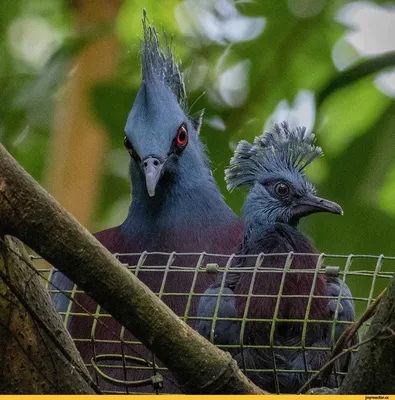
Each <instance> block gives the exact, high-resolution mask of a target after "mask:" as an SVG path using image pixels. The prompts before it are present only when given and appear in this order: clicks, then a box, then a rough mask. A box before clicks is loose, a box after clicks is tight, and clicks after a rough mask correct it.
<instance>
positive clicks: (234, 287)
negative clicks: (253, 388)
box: [197, 123, 354, 393]
mask: <svg viewBox="0 0 395 400" xmlns="http://www.w3.org/2000/svg"><path fill="white" fill-rule="evenodd" d="M313 140H314V136H309V135H307V134H306V133H305V130H304V129H300V128H299V129H296V130H293V131H290V130H289V128H288V126H287V125H286V124H285V123H284V124H282V126H276V127H275V130H274V132H268V133H265V134H263V135H262V136H260V137H258V138H256V139H255V141H254V144H253V145H251V144H250V143H248V142H245V141H242V142H240V143H239V145H238V147H237V149H236V152H235V156H234V157H233V159H232V160H231V166H230V168H229V169H228V170H227V174H226V179H227V182H228V188H230V189H233V188H234V187H237V186H242V185H250V186H252V189H251V190H250V192H249V194H248V196H247V199H246V202H245V204H244V207H243V217H244V221H245V233H244V241H243V245H242V246H241V248H240V255H242V256H244V255H245V256H247V255H253V254H260V253H264V254H265V256H264V258H263V263H262V270H260V271H258V272H256V273H255V274H253V273H252V272H253V271H252V270H251V269H250V270H249V272H243V271H241V272H232V270H230V272H228V274H227V276H224V277H222V278H221V279H225V282H217V283H216V284H214V285H213V286H212V287H211V288H210V289H209V290H210V291H211V293H213V292H214V293H215V292H217V293H218V292H219V291H220V290H219V289H220V285H221V284H222V286H224V287H225V288H226V289H227V290H228V292H229V291H230V296H231V295H232V293H233V295H234V296H235V299H236V300H235V301H234V308H233V309H230V310H229V305H226V307H225V304H224V302H223V300H221V301H220V303H219V305H218V314H219V313H221V314H222V316H223V317H229V318H234V317H235V315H236V316H238V317H239V318H241V317H243V318H249V319H254V320H253V321H247V322H246V323H245V325H244V326H243V329H242V330H241V325H240V322H233V323H232V324H233V325H232V335H231V337H230V338H229V337H227V335H226V332H225V331H223V330H224V328H226V329H227V330H230V329H229V327H227V326H226V325H225V323H226V321H217V322H216V325H215V328H214V332H213V333H214V339H215V341H214V342H215V343H217V344H237V343H240V339H242V342H243V346H246V345H260V346H262V345H264V346H267V348H244V349H243V350H241V351H240V352H238V354H237V355H236V360H237V361H238V362H239V364H240V365H241V366H242V367H243V368H246V369H247V370H250V371H249V372H248V373H247V375H248V376H249V377H250V378H251V379H252V380H253V381H254V382H255V383H256V384H258V385H259V386H261V387H262V388H264V389H265V390H268V391H270V392H281V393H295V392H296V391H297V390H298V389H299V388H300V387H301V386H302V385H303V383H304V382H305V381H306V380H307V379H308V378H309V376H310V374H309V373H308V372H307V371H316V370H317V369H319V368H320V367H321V366H322V365H323V363H324V362H325V361H326V360H327V359H328V356H329V352H328V350H323V351H321V350H306V351H303V349H302V348H301V347H302V346H303V347H323V348H328V347H329V346H330V345H331V343H332V340H333V339H332V335H331V324H329V322H330V321H331V319H332V318H333V316H334V312H335V311H336V305H335V306H334V304H333V302H334V300H328V298H325V297H326V296H334V297H337V296H339V294H340V293H339V291H340V288H341V284H340V281H338V280H336V279H335V278H331V280H327V278H326V277H325V276H324V275H322V274H319V273H317V272H318V271H316V267H317V261H318V254H317V250H316V249H315V248H314V247H313V246H312V243H311V241H310V239H309V238H307V237H306V236H305V235H303V234H302V233H300V232H299V231H298V230H297V225H298V222H299V220H300V218H302V217H304V216H306V215H309V214H312V213H315V212H332V213H341V212H342V211H341V208H340V207H339V206H338V205H337V204H335V203H332V202H329V201H328V200H325V199H321V198H319V197H317V196H316V192H315V189H314V187H313V186H312V185H311V184H310V182H309V181H308V180H307V178H306V177H305V175H304V168H305V167H306V165H308V164H309V163H310V162H311V161H312V160H313V159H314V158H316V157H317V156H318V155H319V154H321V149H320V148H317V147H315V146H314V145H313ZM279 253H281V254H282V255H281V254H279ZM292 253H295V254H292ZM254 264H255V259H253V258H247V257H245V258H244V257H243V258H242V259H241V262H240V265H239V266H238V269H241V270H242V269H243V268H245V267H251V266H253V265H254ZM286 267H287V268H289V271H291V272H286V274H285V275H284V271H285V268H286ZM273 269H274V270H273ZM275 270H279V271H278V272H274V271H275ZM292 270H301V271H299V272H292ZM303 270H306V272H304V271H303ZM283 278H284V279H283ZM248 293H249V294H250V300H249V301H247V297H246V295H247V294H248ZM206 294H207V291H206ZM243 295H244V296H243ZM254 295H255V296H254ZM311 295H312V296H313V297H312V296H311ZM341 295H342V296H344V297H349V295H350V293H349V289H348V288H347V286H344V287H343V293H341ZM251 296H252V297H251ZM287 296H288V297H287ZM290 296H292V297H290ZM309 298H310V300H309ZM210 299H211V300H210V301H209V300H207V298H206V300H205V301H206V303H207V304H206V305H205V315H204V316H211V317H212V316H214V309H215V306H216V302H217V300H216V298H215V297H210ZM335 303H336V304H337V302H335ZM343 306H344V307H343ZM334 307H335V308H334ZM340 307H341V309H340V308H339V310H338V316H337V319H338V320H342V319H343V320H348V321H352V320H353V319H354V305H353V303H352V301H350V300H343V299H342V300H341V303H340ZM199 316H203V315H199ZM274 318H275V319H276V322H275V325H273V324H274V323H273V322H272V321H273V319H274ZM257 319H260V320H267V321H256V320H257ZM279 319H280V320H281V321H277V320H279ZM306 319H307V320H320V321H323V322H317V323H309V322H308V323H306V324H305V323H304V322H303V321H304V320H306ZM288 320H292V321H288ZM295 320H300V321H301V322H296V321H295ZM325 321H328V322H325ZM228 323H229V322H228ZM344 325H345V324H342V325H338V326H342V329H344ZM197 329H198V331H199V332H201V333H202V334H203V335H204V336H205V337H207V338H209V336H208V335H207V332H210V330H211V321H200V322H199V325H198V326H197ZM340 333H341V330H337V331H336V335H338V334H340ZM224 337H225V340H224V339H223V338H224ZM235 338H237V339H235ZM271 346H282V347H284V346H287V347H291V348H287V349H279V348H275V347H271ZM297 346H299V349H298V348H292V347H297ZM254 369H261V370H266V371H262V372H259V371H251V370H254ZM270 370H271V371H270ZM274 371H276V372H274ZM285 371H291V372H285ZM292 371H295V372H292ZM332 384H333V382H332V381H331V382H327V385H332Z"/></svg>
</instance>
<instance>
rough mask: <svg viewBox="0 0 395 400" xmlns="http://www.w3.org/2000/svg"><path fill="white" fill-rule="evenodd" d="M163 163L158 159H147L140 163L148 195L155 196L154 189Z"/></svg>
mask: <svg viewBox="0 0 395 400" xmlns="http://www.w3.org/2000/svg"><path fill="white" fill-rule="evenodd" d="M163 165H164V162H163V161H160V160H159V159H158V158H154V157H148V158H146V159H145V160H143V161H142V167H143V170H144V174H145V184H146V185H147V191H148V195H149V196H150V197H153V196H155V188H156V185H157V184H158V181H159V178H160V176H161V172H162V168H163Z"/></svg>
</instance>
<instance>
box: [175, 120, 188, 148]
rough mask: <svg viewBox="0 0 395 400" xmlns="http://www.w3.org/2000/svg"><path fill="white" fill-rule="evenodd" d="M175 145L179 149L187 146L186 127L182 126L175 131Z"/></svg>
mask: <svg viewBox="0 0 395 400" xmlns="http://www.w3.org/2000/svg"><path fill="white" fill-rule="evenodd" d="M176 144H177V146H179V147H185V146H186V145H187V144H188V131H187V127H186V126H185V125H184V124H182V125H181V126H180V127H179V128H178V131H177V136H176Z"/></svg>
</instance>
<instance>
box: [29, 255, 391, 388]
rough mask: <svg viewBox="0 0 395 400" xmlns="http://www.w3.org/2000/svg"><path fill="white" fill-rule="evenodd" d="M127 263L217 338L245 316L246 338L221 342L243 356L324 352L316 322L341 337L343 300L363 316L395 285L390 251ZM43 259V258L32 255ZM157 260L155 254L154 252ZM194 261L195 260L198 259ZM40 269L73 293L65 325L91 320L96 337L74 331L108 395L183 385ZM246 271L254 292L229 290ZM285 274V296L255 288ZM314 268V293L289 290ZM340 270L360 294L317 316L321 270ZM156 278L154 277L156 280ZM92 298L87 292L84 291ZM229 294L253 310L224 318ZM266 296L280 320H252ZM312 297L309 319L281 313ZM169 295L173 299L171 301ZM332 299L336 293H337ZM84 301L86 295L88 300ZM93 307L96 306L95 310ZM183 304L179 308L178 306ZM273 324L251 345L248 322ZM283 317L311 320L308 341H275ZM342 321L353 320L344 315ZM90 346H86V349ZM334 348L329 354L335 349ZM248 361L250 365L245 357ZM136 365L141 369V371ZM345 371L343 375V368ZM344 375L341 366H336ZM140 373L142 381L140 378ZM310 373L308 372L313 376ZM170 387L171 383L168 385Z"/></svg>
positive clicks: (189, 257) (330, 272) (141, 259)
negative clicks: (297, 264) (211, 289)
mask: <svg viewBox="0 0 395 400" xmlns="http://www.w3.org/2000/svg"><path fill="white" fill-rule="evenodd" d="M115 256H116V257H117V258H119V259H120V260H121V261H122V260H123V261H125V260H126V261H127V260H137V262H135V263H134V265H129V263H128V262H125V263H124V265H125V267H126V268H128V269H129V270H130V271H131V272H132V273H134V274H135V275H136V276H137V277H139V278H140V279H141V280H143V281H144V274H145V273H147V272H149V276H151V277H152V276H156V278H157V279H156V281H157V282H160V286H159V287H158V285H157V286H156V287H155V288H153V291H154V293H155V294H156V295H157V296H158V297H159V298H161V299H162V300H164V301H165V302H167V303H168V304H169V303H170V304H169V305H170V307H171V308H173V310H174V304H177V305H179V304H180V303H182V306H181V307H178V310H177V315H179V317H180V318H182V319H183V320H184V321H185V322H186V323H188V324H189V325H191V326H192V327H194V326H195V324H196V322H197V321H198V320H202V319H204V320H211V321H212V331H211V337H210V339H211V341H214V330H215V326H216V324H217V323H218V322H219V321H226V320H232V321H238V322H239V323H240V324H241V330H240V344H233V345H226V346H225V345H222V346H221V345H219V346H218V347H220V348H221V347H222V348H225V350H227V351H231V352H232V354H237V353H238V352H240V350H245V349H248V348H256V349H268V350H270V351H272V352H278V351H284V350H289V351H295V350H301V351H302V352H303V353H304V352H307V351H323V352H327V353H328V352H329V351H330V350H331V347H314V346H308V345H307V344H306V333H307V328H308V326H309V324H317V323H321V324H322V323H324V324H332V327H331V336H332V339H333V337H334V333H335V329H336V324H337V323H338V321H337V316H338V311H339V307H340V302H341V300H342V299H349V300H351V299H352V300H353V301H354V303H355V307H356V315H357V318H358V317H359V316H360V315H361V314H362V313H363V312H364V311H365V310H366V309H367V308H368V307H369V306H370V305H371V304H372V302H373V301H374V299H375V298H376V296H377V295H378V294H379V293H380V292H381V291H382V290H383V289H384V288H385V287H386V286H387V285H388V283H389V281H390V279H391V278H392V276H393V274H394V271H395V257H386V256H383V255H380V256H372V255H352V254H351V255H329V254H323V253H321V254H294V253H289V254H259V255H247V256H240V255H235V254H232V255H224V254H208V253H175V252H173V253H159V252H151V253H149V252H144V253H142V254H135V253H122V254H115ZM157 256H160V257H161V259H163V257H165V258H166V259H167V262H166V263H163V264H164V265H149V264H150V263H148V262H147V260H150V257H157ZM276 256H283V257H284V258H285V263H284V265H283V266H282V268H267V267H265V260H267V259H268V258H269V257H276ZM303 256H312V257H315V258H316V268H315V269H312V270H307V269H293V268H291V267H292V261H293V260H294V259H295V258H297V257H303ZM32 258H33V259H35V261H36V262H38V261H39V259H40V258H39V257H32ZM240 258H244V259H250V261H251V262H252V264H251V262H250V264H249V265H251V266H249V267H243V268H240V267H238V263H239V261H240ZM151 260H152V258H151ZM187 260H195V261H194V262H193V263H191V262H190V261H187ZM37 269H38V271H39V272H40V274H41V275H42V276H43V277H44V279H45V282H46V285H47V287H48V288H49V291H50V293H52V294H53V295H58V296H59V295H61V296H65V299H67V303H68V304H67V308H66V309H65V310H64V311H61V312H60V314H61V315H62V316H63V319H64V323H65V325H66V326H70V324H72V323H73V321H76V320H78V318H84V325H86V326H87V327H89V335H86V336H84V337H73V339H74V341H75V343H76V345H77V347H78V348H79V349H80V351H81V348H82V347H83V349H82V350H83V351H81V353H86V349H87V347H89V349H91V354H90V355H88V356H87V355H86V354H85V356H84V361H85V363H86V365H87V367H88V369H89V370H90V371H91V373H92V375H93V376H94V377H95V379H96V381H97V384H98V385H99V386H100V387H101V388H102V390H103V392H105V393H158V394H159V393H167V392H175V391H176V392H177V391H178V385H177V383H176V382H175V379H174V378H173V377H172V376H171V374H170V373H169V372H168V371H167V369H166V368H165V367H164V366H163V365H162V364H161V363H160V362H159V361H158V360H157V359H155V356H154V355H153V354H152V353H150V352H149V351H148V350H147V349H146V348H145V347H144V346H143V345H142V344H141V342H139V341H138V340H137V339H136V338H134V337H133V336H132V335H131V334H130V333H129V332H127V331H126V330H125V329H124V328H123V327H121V326H120V325H117V324H114V320H113V319H112V318H111V315H109V314H108V313H106V312H105V310H103V309H102V308H101V307H100V306H99V305H96V304H94V303H93V304H94V308H92V304H88V307H86V305H87V303H85V305H84V304H83V303H84V299H86V298H87V296H86V295H84V292H83V291H81V290H80V289H78V288H77V286H76V285H74V284H72V286H71V287H70V288H68V289H67V290H59V288H54V287H53V286H52V285H50V284H49V283H48V282H50V281H51V279H52V277H53V275H54V273H56V270H54V269H53V268H51V267H49V266H42V265H41V266H39V265H37ZM229 272H232V273H243V274H251V284H250V287H249V290H248V292H247V293H242V294H233V295H231V294H226V293H223V289H224V286H225V284H224V283H225V277H226V275H227V274H228V273H229ZM268 273H271V274H273V273H274V274H281V284H280V287H279V292H278V293H277V294H259V293H254V290H253V286H254V280H255V279H256V277H257V276H258V275H259V274H268ZM295 273H296V274H312V278H313V280H312V281H313V285H312V287H311V290H310V293H309V294H308V295H304V296H295V295H290V294H284V293H282V290H283V287H284V281H285V278H286V276H287V275H288V274H295ZM173 274H174V276H173V282H174V277H175V278H176V279H175V280H176V282H177V277H180V276H182V274H186V275H187V276H188V277H189V279H188V288H187V290H185V285H184V286H182V285H180V286H179V287H177V288H176V289H175V290H174V285H173V289H172V290H171V291H168V289H167V285H166V284H167V281H168V280H170V277H171V276H172V275H173ZM321 274H323V275H326V276H336V277H338V279H339V280H340V281H341V285H340V293H341V294H342V287H343V285H344V284H347V285H348V286H349V287H350V289H351V292H352V294H353V296H352V298H346V297H344V296H342V295H341V296H340V297H339V298H337V304H336V312H335V315H334V319H333V320H331V321H328V320H314V319H310V318H309V312H310V308H311V304H312V301H313V300H314V299H316V298H324V299H329V297H328V296H315V295H314V285H315V283H316V281H317V279H318V276H319V275H321ZM218 277H221V281H220V282H221V283H220V290H219V294H211V295H208V294H207V295H205V296H210V297H216V298H217V302H216V307H215V312H214V316H213V317H211V318H209V317H203V318H201V317H197V316H196V310H197V304H198V302H199V300H200V299H201V298H202V295H203V293H204V291H205V289H207V287H208V285H209V284H210V283H212V282H213V281H214V280H215V278H218ZM148 284H149V282H148ZM84 296H85V297H84ZM227 296H234V297H243V298H245V304H246V307H245V311H244V315H243V316H240V317H238V318H233V319H227V318H221V317H219V316H218V310H219V304H220V301H221V298H225V297H227ZM259 297H273V298H276V299H277V301H276V307H275V310H274V314H273V318H270V319H259V318H249V317H248V308H249V304H250V303H251V301H252V300H253V299H254V298H259ZM287 297H288V298H292V297H304V298H306V299H307V307H306V313H305V318H303V319H295V320H289V319H287V320H284V319H280V318H278V315H277V314H278V309H279V304H280V301H281V299H282V298H287ZM167 299H172V300H171V301H167ZM330 299H333V297H332V298H330ZM81 300H82V301H81ZM89 308H90V309H89ZM176 308H177V307H176ZM251 322H253V323H272V324H271V331H270V340H269V343H267V344H258V345H256V344H251V343H248V341H246V340H245V338H244V332H245V327H246V324H247V323H251ZM281 322H295V323H301V324H303V334H302V340H301V344H300V345H299V346H281V345H280V346H279V345H276V344H275V340H274V332H275V327H276V324H279V323H281ZM341 323H342V324H347V323H350V322H345V321H341ZM367 326H368V324H366V325H365V326H364V328H362V330H361V331H360V336H363V335H364V333H365V331H366V329H367ZM81 346H82V347H81ZM328 354H329V353H328ZM242 364H243V363H242ZM240 367H241V368H242V369H243V370H244V371H243V372H244V373H246V374H247V376H249V374H251V373H252V374H254V373H271V374H274V376H275V377H276V380H277V375H278V374H284V373H304V374H306V377H309V376H311V374H313V373H314V372H316V371H312V370H307V369H306V367H305V369H301V370H281V369H276V366H275V364H274V367H273V368H271V369H254V368H247V367H246V366H245V365H240ZM136 371H138V374H137V375H136ZM337 374H339V375H342V373H341V372H337ZM335 375H336V370H335ZM136 378H137V379H136ZM306 379H307V378H306ZM162 387H163V389H162ZM276 391H277V392H279V391H280V389H279V386H278V384H277V385H276Z"/></svg>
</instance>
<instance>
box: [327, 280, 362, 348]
mask: <svg viewBox="0 0 395 400" xmlns="http://www.w3.org/2000/svg"><path fill="white" fill-rule="evenodd" d="M327 295H328V296H331V297H333V299H330V300H329V301H328V308H329V313H330V316H331V318H332V319H334V317H335V313H336V308H337V305H338V298H339V297H340V303H339V306H338V314H337V321H347V322H353V321H354V319H355V305H354V300H353V299H352V294H351V290H350V288H349V287H348V286H347V285H346V283H344V284H343V288H342V281H341V280H340V279H338V278H333V277H328V278H327ZM348 325H349V324H342V323H339V322H337V323H336V328H335V339H336V340H338V339H339V337H340V335H341V334H342V333H343V332H344V330H345V329H346V328H347V326H348Z"/></svg>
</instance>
